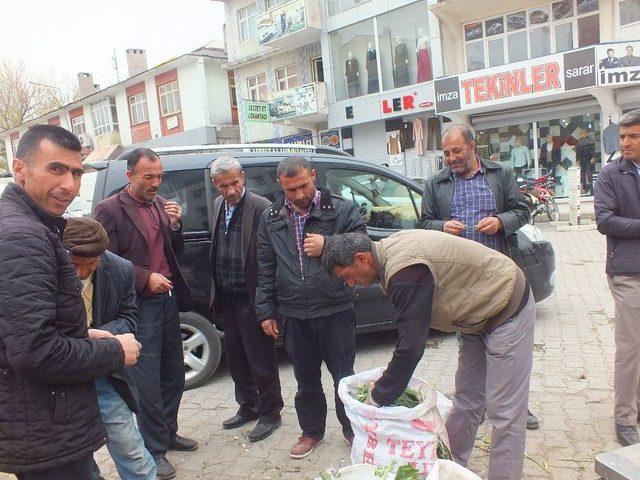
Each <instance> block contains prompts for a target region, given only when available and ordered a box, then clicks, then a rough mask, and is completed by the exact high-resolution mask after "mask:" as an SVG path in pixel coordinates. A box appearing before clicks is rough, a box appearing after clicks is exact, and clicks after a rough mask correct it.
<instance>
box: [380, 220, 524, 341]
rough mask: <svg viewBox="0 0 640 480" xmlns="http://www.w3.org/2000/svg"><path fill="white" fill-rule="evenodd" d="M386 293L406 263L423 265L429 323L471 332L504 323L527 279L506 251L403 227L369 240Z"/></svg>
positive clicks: (441, 234)
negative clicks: (430, 288) (429, 290)
mask: <svg viewBox="0 0 640 480" xmlns="http://www.w3.org/2000/svg"><path fill="white" fill-rule="evenodd" d="M372 253H373V257H374V260H375V263H376V267H377V269H378V275H379V277H380V286H381V288H382V290H383V291H384V292H385V293H386V291H387V285H388V283H389V280H390V279H391V277H393V276H394V275H395V274H396V273H397V272H398V271H399V270H401V269H403V268H405V267H408V266H410V265H416V264H424V265H426V266H427V267H429V270H430V271H431V274H432V275H433V278H434V281H435V290H434V293H433V304H432V307H431V328H435V329H436V330H440V331H443V332H462V333H477V332H480V331H483V330H484V329H485V327H486V328H487V329H489V330H490V329H492V328H495V327H496V326H498V325H499V324H501V323H504V322H505V321H506V320H507V319H508V318H510V317H511V316H512V315H513V314H514V313H515V312H516V311H517V309H518V307H519V305H520V303H521V301H522V299H523V295H524V293H525V289H526V288H528V287H527V282H526V280H525V277H524V274H523V273H522V271H521V270H520V269H519V268H518V267H517V266H516V264H515V263H514V262H513V260H511V259H510V258H509V257H507V256H505V255H503V254H501V253H500V252H497V251H495V250H493V249H491V248H488V247H485V246H484V245H482V244H480V243H478V242H474V241H472V240H467V239H465V238H460V237H455V236H453V235H449V234H448V233H443V232H438V231H434V230H404V231H401V232H398V233H394V234H393V235H391V236H389V237H387V238H386V239H384V240H381V241H380V242H373V244H372Z"/></svg>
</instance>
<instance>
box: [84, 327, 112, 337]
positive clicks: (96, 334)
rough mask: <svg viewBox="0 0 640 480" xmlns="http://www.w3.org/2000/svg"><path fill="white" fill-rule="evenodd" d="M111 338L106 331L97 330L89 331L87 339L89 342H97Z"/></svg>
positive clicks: (91, 329)
mask: <svg viewBox="0 0 640 480" xmlns="http://www.w3.org/2000/svg"><path fill="white" fill-rule="evenodd" d="M109 337H113V333H111V332H107V331H106V330H99V329H97V328H90V329H89V338H90V339H91V340H97V339H99V338H109Z"/></svg>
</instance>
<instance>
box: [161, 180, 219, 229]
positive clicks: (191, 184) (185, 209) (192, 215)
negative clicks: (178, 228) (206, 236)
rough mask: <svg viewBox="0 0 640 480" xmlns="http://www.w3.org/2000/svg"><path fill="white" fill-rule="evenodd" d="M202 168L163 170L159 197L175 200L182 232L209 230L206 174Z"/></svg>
mask: <svg viewBox="0 0 640 480" xmlns="http://www.w3.org/2000/svg"><path fill="white" fill-rule="evenodd" d="M205 173H208V172H204V171H203V170H181V171H175V172H164V175H163V177H162V183H161V184H160V188H159V190H158V194H159V195H160V196H161V197H164V198H166V199H167V200H170V201H172V202H176V203H177V204H178V205H180V207H181V208H182V230H183V232H185V233H187V232H203V231H208V230H209V219H208V215H207V194H206V187H205V181H206V180H208V178H209V177H208V175H205Z"/></svg>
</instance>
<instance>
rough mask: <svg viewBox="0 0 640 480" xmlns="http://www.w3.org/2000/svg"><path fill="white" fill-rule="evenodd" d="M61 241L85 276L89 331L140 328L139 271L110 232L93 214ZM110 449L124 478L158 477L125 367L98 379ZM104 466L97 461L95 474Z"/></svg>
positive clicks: (72, 224)
mask: <svg viewBox="0 0 640 480" xmlns="http://www.w3.org/2000/svg"><path fill="white" fill-rule="evenodd" d="M62 242H63V244H64V246H65V248H66V249H67V250H68V251H69V253H71V261H72V262H73V265H74V266H75V267H76V271H77V272H78V277H80V280H81V281H82V292H81V293H82V300H83V301H84V306H85V310H86V312H87V323H88V324H89V333H90V334H93V335H94V336H97V337H101V338H109V337H112V336H113V335H119V334H122V333H135V332H136V328H137V326H138V320H137V314H138V307H137V305H136V290H135V287H134V280H135V274H134V270H133V265H132V264H131V262H129V261H128V260H125V259H124V258H121V257H118V256H117V255H114V254H113V253H111V252H107V251H106V249H107V246H108V245H109V237H107V232H105V231H104V228H102V225H100V224H99V223H98V222H96V221H95V220H93V219H92V218H88V217H83V218H70V219H69V220H68V222H67V227H66V228H65V231H64V234H63V236H62ZM96 391H97V393H98V405H99V406H100V416H101V418H102V423H103V424H104V426H105V428H106V429H107V436H108V437H109V443H107V449H108V450H109V453H110V454H111V458H112V459H113V463H115V465H116V469H117V470H118V474H119V475H120V478H121V479H122V480H155V478H156V472H157V469H156V464H155V462H154V461H153V457H152V456H151V454H150V453H149V452H148V451H147V449H146V448H145V446H144V441H143V440H142V436H141V435H140V432H139V431H138V427H136V423H135V420H134V418H133V414H134V413H137V412H138V402H137V399H136V396H135V393H134V392H135V387H134V385H133V381H132V379H131V378H130V377H129V374H128V372H127V371H126V370H125V369H123V370H121V371H119V372H115V373H113V374H112V375H110V376H109V377H103V378H99V379H97V380H96ZM99 474H100V469H99V468H98V467H97V465H96V469H95V477H96V478H98V477H99Z"/></svg>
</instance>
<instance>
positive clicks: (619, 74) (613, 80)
mask: <svg viewBox="0 0 640 480" xmlns="http://www.w3.org/2000/svg"><path fill="white" fill-rule="evenodd" d="M596 58H597V61H598V85H601V86H606V85H626V84H633V83H636V82H640V42H627V43H611V44H604V45H598V46H597V47H596Z"/></svg>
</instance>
